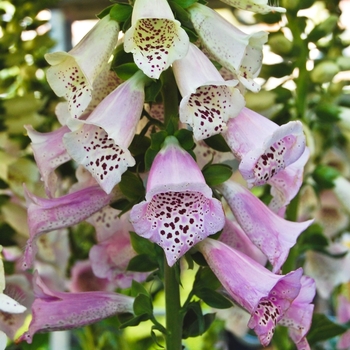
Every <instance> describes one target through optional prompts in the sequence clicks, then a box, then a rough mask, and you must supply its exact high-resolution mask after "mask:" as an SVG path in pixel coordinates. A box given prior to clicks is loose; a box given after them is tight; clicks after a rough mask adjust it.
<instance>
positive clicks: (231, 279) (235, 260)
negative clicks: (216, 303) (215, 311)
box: [197, 238, 303, 346]
mask: <svg viewBox="0 0 350 350" xmlns="http://www.w3.org/2000/svg"><path fill="white" fill-rule="evenodd" d="M197 247H198V250H199V251H200V252H201V253H202V254H203V255H204V258H205V260H206V261H207V263H208V265H209V266H210V268H211V269H212V270H213V272H214V273H215V275H216V277H217V278H218V279H219V281H220V282H221V284H222V285H223V287H224V288H225V289H226V291H227V293H228V294H229V295H230V296H231V297H232V298H233V299H234V300H235V301H236V302H237V303H238V304H239V305H241V306H242V307H243V308H245V309H246V310H247V311H248V312H249V313H250V314H251V318H250V320H249V323H248V327H249V328H251V329H254V331H255V332H256V334H257V335H258V337H259V340H260V342H261V344H262V345H264V346H267V345H268V344H269V343H270V341H271V339H272V336H273V332H274V328H275V327H276V325H277V323H278V322H279V321H280V320H281V319H282V318H283V317H284V315H285V313H286V311H287V310H288V309H289V307H290V306H291V305H292V302H293V300H294V299H295V298H296V297H297V296H298V294H299V292H300V288H301V284H300V279H301V277H302V273H303V270H302V269H301V268H300V269H298V270H296V271H292V272H290V273H288V274H287V275H275V274H273V273H272V272H270V271H269V270H267V269H266V268H264V267H263V266H261V265H260V264H259V263H257V262H256V261H255V260H253V259H251V258H249V257H248V256H246V255H245V254H243V253H241V252H239V251H237V250H235V249H233V248H231V247H229V246H227V245H226V244H224V243H222V242H220V241H216V240H213V239H210V238H207V239H205V240H204V241H203V242H200V243H199V244H198V245H197Z"/></svg>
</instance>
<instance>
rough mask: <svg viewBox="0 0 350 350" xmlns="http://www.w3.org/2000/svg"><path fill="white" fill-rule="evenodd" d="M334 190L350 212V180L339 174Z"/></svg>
mask: <svg viewBox="0 0 350 350" xmlns="http://www.w3.org/2000/svg"><path fill="white" fill-rule="evenodd" d="M333 191H334V193H335V195H336V196H337V198H338V199H339V201H340V202H341V204H342V205H343V206H344V208H345V209H346V210H347V212H348V213H350V203H349V195H350V182H349V181H348V180H347V179H345V178H344V177H343V176H338V177H337V178H336V179H335V180H334V187H333Z"/></svg>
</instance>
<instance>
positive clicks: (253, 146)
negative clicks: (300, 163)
mask: <svg viewBox="0 0 350 350" xmlns="http://www.w3.org/2000/svg"><path fill="white" fill-rule="evenodd" d="M227 126H228V128H227V130H226V131H225V132H224V133H223V136H224V138H225V140H226V142H227V144H228V145H229V147H230V148H231V150H232V152H233V154H234V155H235V157H236V158H237V159H239V160H240V161H241V163H240V165H239V171H240V172H241V174H242V176H243V177H244V179H245V180H246V181H247V183H248V186H249V187H252V186H256V185H263V184H265V183H266V182H267V181H268V180H269V179H271V178H272V177H273V176H274V175H276V174H277V173H278V172H279V171H281V170H282V169H285V167H287V166H288V165H290V164H292V163H294V162H296V161H297V160H298V159H299V158H300V157H301V156H302V154H303V153H304V150H305V136H304V134H303V126H302V124H301V123H300V122H299V121H292V122H289V123H287V124H284V125H282V126H278V125H277V124H275V123H274V122H272V121H271V120H269V119H267V118H265V117H263V116H261V115H260V114H258V113H256V112H254V111H252V110H250V109H248V108H243V110H242V111H241V113H240V114H239V115H238V116H237V117H236V118H232V119H230V120H229V122H228V125H227Z"/></svg>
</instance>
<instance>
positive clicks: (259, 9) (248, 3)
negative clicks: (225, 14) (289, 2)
mask: <svg viewBox="0 0 350 350" xmlns="http://www.w3.org/2000/svg"><path fill="white" fill-rule="evenodd" d="M221 1H222V2H224V3H226V4H228V5H230V6H233V7H237V8H239V9H242V10H247V11H253V12H256V13H262V14H265V13H269V12H281V13H284V12H286V9H285V8H283V7H277V6H269V5H268V2H269V1H268V0H221Z"/></svg>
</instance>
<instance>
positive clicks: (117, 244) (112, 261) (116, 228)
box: [87, 206, 148, 288]
mask: <svg viewBox="0 0 350 350" xmlns="http://www.w3.org/2000/svg"><path fill="white" fill-rule="evenodd" d="M119 214H120V211H119V210H116V209H113V208H112V207H110V206H107V207H105V208H103V209H101V210H100V211H98V212H97V213H95V214H94V215H92V216H91V217H90V218H89V219H88V220H87V221H88V222H89V223H90V224H92V225H93V226H94V227H95V229H96V238H97V244H95V245H94V246H93V247H92V248H91V249H90V252H89V259H90V262H91V268H92V271H93V273H94V275H95V276H97V277H99V278H103V279H106V280H107V281H109V282H110V283H111V284H113V285H114V286H115V287H119V288H129V287H130V286H131V283H132V281H133V280H135V281H138V282H142V281H144V280H145V279H146V277H147V276H148V274H147V273H141V272H133V271H127V267H128V264H129V261H130V259H132V258H133V257H134V256H135V255H136V252H135V251H134V249H133V247H132V245H131V241H130V234H129V232H130V231H133V227H132V225H131V223H130V221H129V215H128V214H124V215H122V216H121V217H119Z"/></svg>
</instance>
